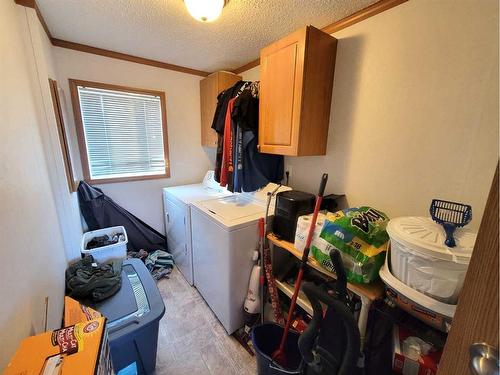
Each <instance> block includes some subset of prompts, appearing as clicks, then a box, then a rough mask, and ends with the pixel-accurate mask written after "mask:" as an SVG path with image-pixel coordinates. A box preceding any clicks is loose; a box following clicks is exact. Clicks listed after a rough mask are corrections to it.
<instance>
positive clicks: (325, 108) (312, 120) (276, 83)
mask: <svg viewBox="0 0 500 375" xmlns="http://www.w3.org/2000/svg"><path fill="white" fill-rule="evenodd" d="M336 50H337V40H336V39H335V38H333V37H332V36H330V35H329V34H326V33H324V32H322V31H320V30H318V29H316V28H314V27H312V26H306V27H304V28H302V29H300V30H297V31H296V32H294V33H293V34H290V35H288V36H287V37H285V38H283V39H281V40H279V41H277V42H275V43H273V44H271V45H270V46H268V47H266V48H264V49H262V50H261V51H260V69H261V70H260V77H261V78H260V79H261V81H260V105H259V149H260V151H261V152H264V153H269V154H280V155H290V156H305V155H325V153H326V144H327V137H328V127H329V122H330V106H331V99H332V86H333V73H334V70H335V55H336Z"/></svg>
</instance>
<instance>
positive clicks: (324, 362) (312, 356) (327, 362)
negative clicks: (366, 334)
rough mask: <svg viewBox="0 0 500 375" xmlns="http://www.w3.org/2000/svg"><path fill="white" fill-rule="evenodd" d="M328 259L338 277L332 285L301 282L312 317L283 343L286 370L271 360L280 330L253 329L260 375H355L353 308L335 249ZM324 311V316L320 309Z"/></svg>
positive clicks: (356, 350) (358, 347)
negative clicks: (286, 361) (305, 326)
mask: <svg viewBox="0 0 500 375" xmlns="http://www.w3.org/2000/svg"><path fill="white" fill-rule="evenodd" d="M330 258H331V260H332V264H333V266H334V269H335V271H336V274H337V280H336V281H335V282H327V283H323V284H322V285H319V286H318V285H315V284H314V283H312V282H304V284H303V286H302V290H303V291H304V293H305V295H306V296H307V298H308V299H309V301H310V302H311V305H312V307H313V312H314V313H313V318H312V320H311V322H310V323H309V325H308V327H307V329H306V330H305V331H304V332H303V333H302V334H301V335H300V336H299V334H298V333H297V332H295V331H290V335H289V336H288V340H287V343H286V351H287V357H288V359H289V361H288V364H287V365H288V366H287V368H284V367H281V366H280V365H279V364H278V363H276V362H275V361H273V360H272V352H273V351H274V350H275V349H276V346H277V345H278V343H279V341H280V338H281V335H282V334H283V327H282V326H280V325H278V324H274V323H265V324H262V325H259V326H257V327H255V328H254V329H253V330H252V342H253V345H254V348H255V351H256V357H257V370H258V374H259V375H280V374H281V375H283V374H302V375H305V374H307V375H356V374H359V373H360V369H359V368H358V367H357V362H358V359H359V356H360V350H361V340H360V334H359V329H358V325H357V322H356V319H355V318H354V314H353V310H354V308H353V306H352V305H351V301H350V299H349V298H348V295H347V277H346V274H345V271H344V268H343V266H342V261H341V257H340V253H339V251H338V250H336V249H334V250H332V251H331V252H330ZM321 303H323V304H324V305H326V311H325V313H324V315H323V307H322V306H321Z"/></svg>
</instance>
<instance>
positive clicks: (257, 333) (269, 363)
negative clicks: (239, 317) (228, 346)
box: [252, 323, 304, 375]
mask: <svg viewBox="0 0 500 375" xmlns="http://www.w3.org/2000/svg"><path fill="white" fill-rule="evenodd" d="M282 335H283V327H282V326H280V325H278V324H275V323H265V324H261V325H259V326H256V327H255V328H254V329H252V344H253V347H254V349H255V356H256V358H257V373H258V375H284V374H303V373H304V371H303V367H304V366H303V362H302V357H301V355H300V352H299V346H298V340H299V333H298V332H296V331H292V330H290V332H289V333H288V338H287V342H286V344H285V353H286V358H287V361H288V364H287V366H288V367H287V368H286V369H285V368H282V367H281V366H279V365H278V364H277V363H276V362H273V360H272V354H273V352H274V351H275V350H276V349H278V347H279V345H280V341H281V336H282Z"/></svg>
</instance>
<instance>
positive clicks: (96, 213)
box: [78, 181, 167, 252]
mask: <svg viewBox="0 0 500 375" xmlns="http://www.w3.org/2000/svg"><path fill="white" fill-rule="evenodd" d="M78 200H79V203H80V211H81V213H82V215H83V218H84V219H85V222H86V223H87V225H88V227H89V230H96V229H102V228H107V227H114V226H118V225H122V226H124V227H125V230H126V231H127V236H128V244H127V248H128V250H129V251H139V250H140V249H144V250H146V251H147V252H151V251H154V250H165V251H167V242H166V238H165V236H163V235H162V234H161V233H159V232H158V231H156V230H155V229H153V228H152V227H150V226H149V225H148V224H146V223H145V222H144V221H142V220H141V219H139V218H138V217H137V216H134V215H132V214H131V213H130V212H128V211H127V210H126V209H124V208H123V207H121V206H120V205H118V204H116V203H115V202H114V201H113V200H112V199H111V198H110V197H108V196H107V195H106V194H104V193H103V192H102V190H101V189H99V188H96V187H94V186H91V185H89V184H87V183H86V182H84V181H81V182H80V185H78Z"/></svg>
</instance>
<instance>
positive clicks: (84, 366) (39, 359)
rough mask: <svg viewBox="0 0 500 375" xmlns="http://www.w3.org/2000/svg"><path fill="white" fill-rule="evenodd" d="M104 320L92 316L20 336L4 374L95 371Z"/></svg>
mask: <svg viewBox="0 0 500 375" xmlns="http://www.w3.org/2000/svg"><path fill="white" fill-rule="evenodd" d="M105 320H106V319H105V318H102V317H101V318H97V319H92V320H89V321H86V322H82V323H77V324H74V325H70V326H68V327H65V328H61V329H56V330H55V331H50V332H45V333H42V334H40V335H36V336H31V337H28V338H26V339H24V340H23V341H22V342H21V345H20V346H19V348H18V349H17V352H16V354H15V355H14V358H13V359H12V360H11V361H10V363H9V364H8V365H7V368H6V369H5V372H4V375H21V374H22V375H39V374H43V375H59V374H60V375H92V374H95V373H98V371H97V369H98V363H99V360H100V354H101V345H102V338H103V333H104V328H105ZM100 373H103V372H100Z"/></svg>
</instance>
